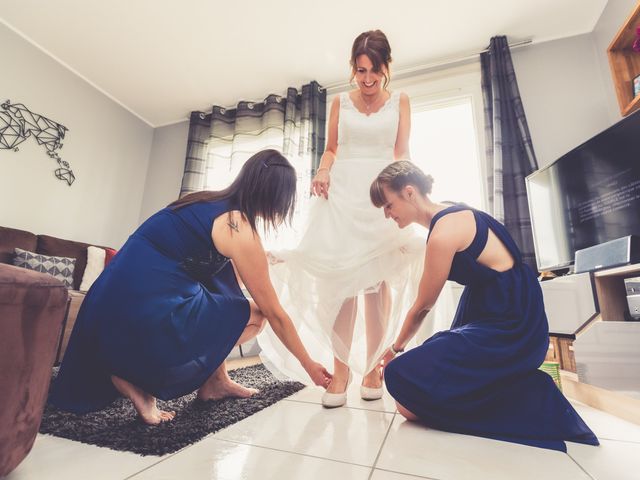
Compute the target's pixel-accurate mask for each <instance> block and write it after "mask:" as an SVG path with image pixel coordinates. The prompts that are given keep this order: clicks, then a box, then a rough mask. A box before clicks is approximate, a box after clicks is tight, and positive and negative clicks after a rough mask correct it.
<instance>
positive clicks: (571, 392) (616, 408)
mask: <svg viewBox="0 0 640 480" xmlns="http://www.w3.org/2000/svg"><path fill="white" fill-rule="evenodd" d="M560 376H561V378H562V391H563V393H564V394H565V395H566V396H567V397H568V398H571V399H573V400H577V401H579V402H582V403H584V404H586V405H589V406H590V407H593V408H597V409H598V410H602V411H603V412H607V413H610V414H611V415H615V416H616V417H619V418H622V419H624V420H627V421H628V422H632V423H635V424H636V425H640V400H638V399H636V398H632V397H628V396H626V395H622V394H620V393H616V392H612V391H610V390H606V389H604V388H600V387H594V386H593V385H589V384H587V383H581V382H579V381H578V376H577V375H576V374H575V373H572V372H567V371H566V370H561V371H560Z"/></svg>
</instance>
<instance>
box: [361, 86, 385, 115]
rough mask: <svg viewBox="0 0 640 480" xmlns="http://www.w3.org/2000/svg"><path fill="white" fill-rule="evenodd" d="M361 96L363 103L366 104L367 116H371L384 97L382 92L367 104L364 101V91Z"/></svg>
mask: <svg viewBox="0 0 640 480" xmlns="http://www.w3.org/2000/svg"><path fill="white" fill-rule="evenodd" d="M358 93H359V94H360V100H362V103H363V104H364V108H365V110H366V111H367V115H369V114H370V113H371V109H372V108H373V106H374V105H376V104H377V103H378V101H379V100H380V98H381V97H382V96H383V95H384V94H383V92H382V90H381V91H380V92H379V93H378V94H377V95H376V98H374V99H373V101H371V102H367V101H366V100H365V99H364V95H362V91H359V92H358Z"/></svg>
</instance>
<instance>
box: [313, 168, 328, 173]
mask: <svg viewBox="0 0 640 480" xmlns="http://www.w3.org/2000/svg"><path fill="white" fill-rule="evenodd" d="M320 170H326V171H327V172H329V169H328V168H327V167H321V168H319V169H318V170H316V173H319V172H320Z"/></svg>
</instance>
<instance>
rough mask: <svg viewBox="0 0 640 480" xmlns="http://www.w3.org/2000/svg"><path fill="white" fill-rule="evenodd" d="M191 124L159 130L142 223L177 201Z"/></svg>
mask: <svg viewBox="0 0 640 480" xmlns="http://www.w3.org/2000/svg"><path fill="white" fill-rule="evenodd" d="M188 134H189V121H187V120H185V121H184V122H180V123H176V124H173V125H168V126H166V127H160V128H156V129H155V131H154V133H153V146H152V148H151V155H150V160H149V171H148V173H147V182H146V184H145V187H144V198H143V200H142V208H141V210H140V222H141V223H142V222H143V221H144V220H146V219H147V218H148V217H149V216H150V215H152V214H153V213H155V212H156V211H158V210H160V209H161V208H163V207H166V206H167V204H169V203H171V202H172V201H173V200H175V199H176V198H178V194H179V193H180V185H181V183H182V172H183V171H184V161H185V156H186V153H187V138H188Z"/></svg>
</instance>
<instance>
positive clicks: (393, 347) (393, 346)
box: [389, 343, 404, 355]
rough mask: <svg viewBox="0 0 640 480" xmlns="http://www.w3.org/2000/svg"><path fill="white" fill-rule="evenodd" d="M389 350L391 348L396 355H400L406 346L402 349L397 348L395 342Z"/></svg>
mask: <svg viewBox="0 0 640 480" xmlns="http://www.w3.org/2000/svg"><path fill="white" fill-rule="evenodd" d="M389 350H391V353H393V354H394V355H398V354H399V353H402V352H404V348H401V349H400V350H396V348H395V345H394V344H393V343H392V344H391V346H390V347H389Z"/></svg>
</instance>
